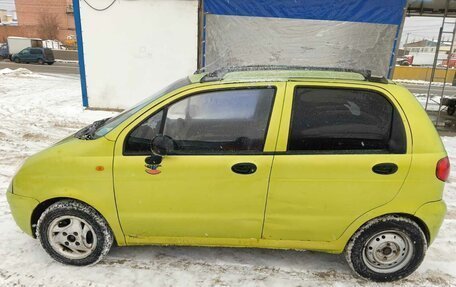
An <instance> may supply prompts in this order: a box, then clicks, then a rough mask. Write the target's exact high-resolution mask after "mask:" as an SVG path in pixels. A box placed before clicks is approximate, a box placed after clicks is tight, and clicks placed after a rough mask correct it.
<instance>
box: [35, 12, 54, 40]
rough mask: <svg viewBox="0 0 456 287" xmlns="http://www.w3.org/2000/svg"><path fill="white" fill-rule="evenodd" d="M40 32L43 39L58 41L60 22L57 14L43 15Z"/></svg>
mask: <svg viewBox="0 0 456 287" xmlns="http://www.w3.org/2000/svg"><path fill="white" fill-rule="evenodd" d="M38 31H39V33H40V35H41V37H42V38H44V39H48V40H55V39H57V34H58V32H59V21H58V16H57V14H51V13H43V14H41V19H40V24H39V25H38Z"/></svg>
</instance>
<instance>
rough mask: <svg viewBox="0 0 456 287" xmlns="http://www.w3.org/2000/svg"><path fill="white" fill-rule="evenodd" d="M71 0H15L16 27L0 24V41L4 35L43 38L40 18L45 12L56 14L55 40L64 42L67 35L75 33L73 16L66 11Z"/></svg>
mask: <svg viewBox="0 0 456 287" xmlns="http://www.w3.org/2000/svg"><path fill="white" fill-rule="evenodd" d="M70 4H72V1H71V0H39V1H37V0H16V12H17V20H18V25H19V26H18V27H5V26H0V42H2V41H1V40H2V37H5V36H20V37H36V38H44V37H43V35H41V33H40V29H39V23H40V19H41V18H42V17H43V15H44V14H45V13H49V14H53V15H56V16H57V22H58V27H59V33H58V36H57V38H58V39H57V40H60V41H61V42H65V40H66V38H67V36H69V35H76V31H75V24H74V16H73V14H72V13H71V14H68V13H67V6H68V5H70Z"/></svg>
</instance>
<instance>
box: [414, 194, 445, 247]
mask: <svg viewBox="0 0 456 287" xmlns="http://www.w3.org/2000/svg"><path fill="white" fill-rule="evenodd" d="M446 210H447V209H446V204H445V202H444V201H443V200H439V201H433V202H428V203H426V204H423V205H422V206H421V207H420V208H418V210H417V211H416V212H415V216H416V217H418V218H420V219H421V220H422V221H423V222H424V223H425V224H426V226H427V228H428V231H429V237H430V238H429V239H430V240H429V243H428V245H431V243H432V242H433V241H434V239H435V238H436V237H437V234H438V233H439V229H440V226H442V222H443V219H444V218H445V214H446Z"/></svg>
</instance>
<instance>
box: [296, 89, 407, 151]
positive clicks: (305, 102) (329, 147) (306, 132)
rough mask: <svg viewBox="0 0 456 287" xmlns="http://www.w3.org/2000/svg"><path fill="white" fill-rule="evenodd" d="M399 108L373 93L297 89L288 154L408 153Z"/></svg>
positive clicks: (347, 90)
mask: <svg viewBox="0 0 456 287" xmlns="http://www.w3.org/2000/svg"><path fill="white" fill-rule="evenodd" d="M405 150H406V140H405V131H404V125H403V123H402V120H401V118H400V116H399V113H398V111H397V110H396V108H395V107H394V106H393V105H392V104H391V103H390V102H389V101H388V100H387V99H386V98H385V97H384V96H382V95H380V94H379V93H376V92H373V91H366V90H349V89H325V88H305V87H302V88H297V89H296V90H295V94H294V99H293V110H292V119H291V125H290V134H289V140H288V151H295V152H296V151H298V152H313V153H319V152H321V153H405Z"/></svg>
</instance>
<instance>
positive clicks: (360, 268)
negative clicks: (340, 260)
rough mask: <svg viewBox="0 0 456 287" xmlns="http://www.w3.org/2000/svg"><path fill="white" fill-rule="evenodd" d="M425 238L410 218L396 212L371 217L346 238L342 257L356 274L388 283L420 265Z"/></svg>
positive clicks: (424, 250)
mask: <svg viewBox="0 0 456 287" xmlns="http://www.w3.org/2000/svg"><path fill="white" fill-rule="evenodd" d="M426 249H427V240H426V236H425V234H424V233H423V231H422V230H421V228H420V227H419V226H418V224H416V223H415V222H414V221H413V220H411V219H409V218H405V217H400V216H396V215H388V216H384V217H380V218H377V219H374V220H372V221H370V222H368V223H367V224H365V225H364V226H362V227H361V228H360V229H359V230H358V231H357V232H356V233H355V234H354V235H353V237H352V238H351V239H350V241H349V243H348V244H347V247H346V249H345V257H346V259H347V262H348V264H349V265H350V267H351V269H352V270H353V271H354V272H355V273H356V274H357V275H358V276H360V277H362V278H365V279H369V280H372V281H376V282H390V281H396V280H399V279H402V278H405V277H407V276H408V275H410V274H411V273H413V272H414V271H415V270H416V269H417V268H418V267H419V266H420V264H421V262H422V261H423V259H424V256H425V254H426Z"/></svg>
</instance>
